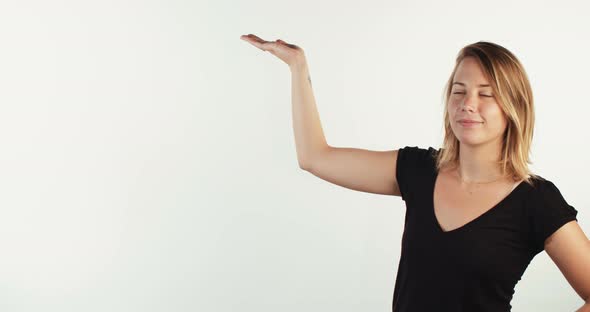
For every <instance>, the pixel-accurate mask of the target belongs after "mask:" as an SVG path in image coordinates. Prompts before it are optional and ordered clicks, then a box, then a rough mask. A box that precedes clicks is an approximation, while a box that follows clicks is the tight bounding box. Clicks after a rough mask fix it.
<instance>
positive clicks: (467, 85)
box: [447, 57, 507, 146]
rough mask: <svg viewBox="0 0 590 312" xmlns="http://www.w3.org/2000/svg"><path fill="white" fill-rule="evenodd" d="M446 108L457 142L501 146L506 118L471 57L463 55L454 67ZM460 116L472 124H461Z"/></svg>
mask: <svg viewBox="0 0 590 312" xmlns="http://www.w3.org/2000/svg"><path fill="white" fill-rule="evenodd" d="M480 85H483V86H480ZM485 85H488V86H485ZM447 110H448V114H449V119H450V123H451V128H452V129H453V132H454V133H455V136H456V137H457V139H458V140H459V142H461V145H472V146H476V145H483V144H489V143H493V144H500V145H501V143H502V135H503V134H504V130H505V129H506V124H507V121H506V117H505V115H504V113H503V112H502V109H501V108H500V106H499V105H498V103H497V102H496V100H495V98H494V95H493V94H492V87H491V86H489V81H488V80H487V79H486V78H485V76H484V74H483V72H482V70H481V68H480V67H479V64H478V63H477V61H476V60H475V59H474V58H473V57H466V58H464V59H463V60H462V61H461V63H459V66H458V67H457V71H456V72H455V76H454V77H453V85H452V89H451V96H450V98H449V102H448V105H447ZM461 119H471V120H475V121H476V123H461V122H459V120H461Z"/></svg>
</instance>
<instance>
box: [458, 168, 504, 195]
mask: <svg viewBox="0 0 590 312" xmlns="http://www.w3.org/2000/svg"><path fill="white" fill-rule="evenodd" d="M457 175H458V176H459V179H461V182H463V183H466V184H475V185H479V184H490V183H493V182H496V181H498V180H501V179H502V178H504V177H505V175H503V176H500V177H499V178H497V179H496V180H492V181H489V182H466V181H465V180H463V177H461V173H460V172H459V170H457ZM467 192H469V195H473V192H474V191H471V190H469V189H467Z"/></svg>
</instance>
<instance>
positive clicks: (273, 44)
mask: <svg viewBox="0 0 590 312" xmlns="http://www.w3.org/2000/svg"><path fill="white" fill-rule="evenodd" d="M240 39H242V40H245V41H247V42H249V43H251V44H252V45H254V46H255V47H257V48H259V49H261V50H262V51H268V52H270V53H272V54H273V55H274V56H276V57H278V58H279V59H281V60H282V61H283V62H285V63H286V64H287V65H289V67H290V68H293V67H294V66H296V65H299V64H302V63H304V62H305V53H304V52H303V49H301V48H300V47H298V46H296V45H294V44H289V43H287V42H285V41H283V40H281V39H278V40H275V41H266V40H262V39H261V38H259V37H258V36H255V35H253V34H249V35H242V36H241V37H240Z"/></svg>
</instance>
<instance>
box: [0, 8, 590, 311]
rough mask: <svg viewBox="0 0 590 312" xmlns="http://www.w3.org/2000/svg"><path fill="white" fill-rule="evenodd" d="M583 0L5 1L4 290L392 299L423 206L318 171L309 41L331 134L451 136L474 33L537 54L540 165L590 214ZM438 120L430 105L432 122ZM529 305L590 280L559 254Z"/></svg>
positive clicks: (552, 304) (193, 304)
mask: <svg viewBox="0 0 590 312" xmlns="http://www.w3.org/2000/svg"><path fill="white" fill-rule="evenodd" d="M589 8H590V7H589V6H588V4H587V2H584V1H577V2H574V1H558V2H547V3H542V4H540V3H539V2H538V1H520V2H512V1H493V2H491V1H486V2H479V1H478V2H474V1H454V2H449V1H430V2H428V3H425V2H420V3H417V2H416V3H415V4H409V3H408V1H397V3H395V2H393V1H363V2H360V1H348V2H343V1H336V0H332V1H323V2H317V1H311V0H302V1H261V0H259V1H249V2H244V1H227V0H226V1H209V2H203V1H200V2H199V1H197V2H194V1H179V0H175V1H170V0H168V1H163V0H160V1H129V0H119V1H114V0H110V1H73V0H71V1H63V0H62V1H51V2H50V1H40V0H37V1H2V2H0V39H1V41H0V43H1V47H0V310H2V311H60V312H65V311H142V312H146V311H223V312H225V311H228V312H229V311H279V310H280V311H285V312H286V311H390V310H391V300H392V295H393V288H394V281H395V276H396V270H397V264H398V261H399V257H400V242H401V234H402V231H403V218H404V212H405V205H404V202H403V201H402V200H401V198H399V197H392V196H382V195H375V194H369V193H362V192H356V191H352V190H349V189H345V188H342V187H340V186H337V185H334V184H330V183H329V182H326V181H323V180H321V179H319V178H317V177H315V176H313V175H311V174H310V173H308V172H305V171H303V170H301V169H299V167H298V165H297V158H296V153H295V145H294V137H293V128H292V122H291V93H290V92H291V89H290V74H289V69H288V67H287V66H286V65H285V64H284V63H283V62H282V61H280V60H279V59H278V58H276V57H274V56H273V55H272V54H270V53H265V52H262V51H261V50H259V49H257V48H255V47H254V46H252V45H250V44H249V43H247V42H245V41H242V40H240V38H239V37H240V35H242V34H248V33H253V34H256V35H258V36H260V37H262V38H263V39H267V40H275V39H279V38H280V39H283V40H285V41H287V42H289V43H294V44H297V45H299V46H301V47H302V48H303V49H304V50H305V52H306V55H307V60H308V64H309V67H310V74H311V77H312V80H313V88H314V94H315V98H316V100H317V104H318V109H319V112H320V117H321V121H322V124H323V129H324V132H325V134H326V137H327V140H328V142H329V143H330V144H331V145H334V146H340V147H357V148H366V149H373V150H389V149H397V148H400V147H403V146H406V145H412V146H415V145H417V146H422V147H427V146H434V147H438V146H440V144H441V140H442V92H443V87H444V83H445V82H446V80H447V78H448V76H449V75H450V72H451V70H452V68H453V62H454V58H455V56H456V54H457V52H458V51H459V49H460V48H461V47H463V46H465V45H467V44H469V43H473V42H476V41H479V40H486V41H492V42H496V43H498V44H500V45H503V46H504V47H506V48H508V49H509V50H511V51H512V52H514V53H515V54H516V56H517V57H518V58H519V59H520V60H521V61H522V63H523V65H524V66H525V69H526V70H527V73H528V75H529V77H530V79H531V83H532V85H533V91H534V97H535V100H536V103H535V105H536V112H537V123H536V128H535V138H534V146H533V155H534V158H533V161H534V165H533V166H532V169H533V171H535V172H536V173H538V174H541V175H542V176H544V177H545V178H548V179H550V180H551V181H553V182H555V184H556V185H557V186H558V187H559V189H560V190H561V192H562V194H563V195H564V197H565V198H566V199H567V201H568V202H569V203H570V204H571V205H572V206H574V207H575V208H576V209H578V211H579V214H578V219H579V220H580V222H579V223H580V225H581V226H582V228H583V229H584V230H585V232H586V233H590V211H589V210H588V209H589V208H588V207H589V206H590V200H589V199H588V197H587V196H583V194H584V192H587V186H588V184H587V183H585V181H586V179H585V177H587V176H589V175H590V169H588V166H587V165H586V161H587V160H588V153H589V152H590V148H589V147H588V142H589V141H590V140H589V137H590V131H588V116H589V114H590V96H589V95H588V94H587V92H588V85H589V82H590V81H589V80H588V73H589V72H590V59H589V58H588V55H590V43H589V42H588V39H587V38H588V29H590V22H589V20H588V19H587V13H588V10H589ZM417 119H420V120H422V122H421V123H419V124H418V123H416V120H417ZM512 304H513V307H514V308H513V311H573V310H575V309H577V308H578V307H579V306H581V304H582V300H581V299H580V298H579V297H578V295H577V294H576V293H575V291H574V290H573V289H572V288H571V286H569V284H568V283H567V281H566V280H565V278H564V277H563V275H562V274H561V272H560V271H559V270H558V268H557V267H556V266H555V264H554V263H553V262H552V261H551V259H550V258H549V257H548V256H547V254H546V253H542V254H540V255H538V256H537V257H536V258H535V259H534V260H533V262H532V263H531V265H530V266H529V268H528V269H527V271H526V272H525V274H524V276H523V280H522V281H521V282H520V283H519V284H518V285H517V288H516V294H515V297H514V299H513V301H512Z"/></svg>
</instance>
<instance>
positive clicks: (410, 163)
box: [395, 146, 436, 201]
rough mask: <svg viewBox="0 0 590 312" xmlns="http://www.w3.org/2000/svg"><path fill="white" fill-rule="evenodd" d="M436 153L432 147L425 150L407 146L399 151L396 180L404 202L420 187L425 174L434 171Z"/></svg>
mask: <svg viewBox="0 0 590 312" xmlns="http://www.w3.org/2000/svg"><path fill="white" fill-rule="evenodd" d="M435 151H436V150H435V149H434V148H432V147H429V148H428V149H424V148H420V147H417V146H406V147H403V148H400V149H399V150H398V153H397V162H396V172H395V178H396V180H397V184H398V186H399V190H400V193H401V197H402V200H404V201H407V200H408V198H410V197H411V196H412V195H411V194H412V191H413V190H415V188H416V187H419V183H420V181H421V180H420V178H421V177H423V176H424V173H426V172H428V171H431V170H432V166H433V165H434V157H433V156H434V152H435ZM422 181H423V180H422Z"/></svg>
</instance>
